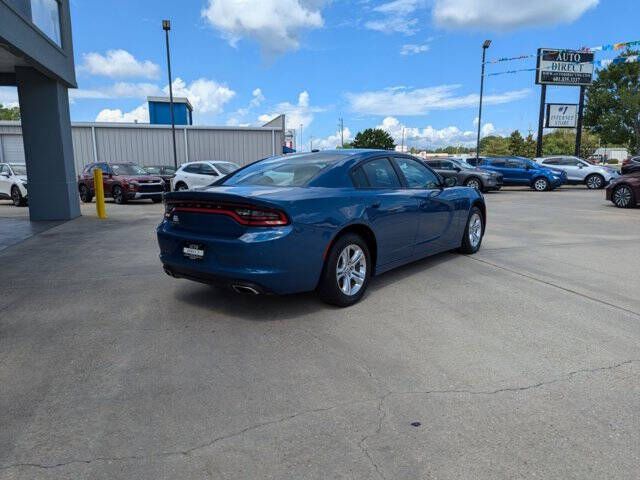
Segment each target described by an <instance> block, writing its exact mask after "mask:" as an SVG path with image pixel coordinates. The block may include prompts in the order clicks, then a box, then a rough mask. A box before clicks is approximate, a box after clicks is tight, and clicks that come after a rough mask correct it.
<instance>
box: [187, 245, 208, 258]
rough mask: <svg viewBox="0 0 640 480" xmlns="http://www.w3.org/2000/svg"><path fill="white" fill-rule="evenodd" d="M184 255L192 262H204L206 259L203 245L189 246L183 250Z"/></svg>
mask: <svg viewBox="0 0 640 480" xmlns="http://www.w3.org/2000/svg"><path fill="white" fill-rule="evenodd" d="M182 254H183V255H184V256H185V257H187V258H190V259H191V260H202V258H204V247H203V246H202V245H195V244H191V245H187V246H185V247H184V248H183V249H182Z"/></svg>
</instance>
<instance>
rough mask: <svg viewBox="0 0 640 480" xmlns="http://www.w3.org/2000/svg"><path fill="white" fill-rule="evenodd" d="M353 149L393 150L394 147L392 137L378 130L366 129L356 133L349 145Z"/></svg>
mask: <svg viewBox="0 0 640 480" xmlns="http://www.w3.org/2000/svg"><path fill="white" fill-rule="evenodd" d="M351 145H352V146H353V148H380V149H382V150H393V149H394V148H395V147H396V144H395V142H394V141H393V137H391V135H389V133H388V132H385V131H384V130H382V129H380V128H367V129H366V130H364V131H362V132H358V134H357V135H356V137H355V138H354V139H353V142H352V143H351Z"/></svg>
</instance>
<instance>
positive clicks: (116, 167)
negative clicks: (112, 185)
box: [111, 163, 147, 175]
mask: <svg viewBox="0 0 640 480" xmlns="http://www.w3.org/2000/svg"><path fill="white" fill-rule="evenodd" d="M111 169H112V170H113V173H114V174H116V175H147V171H146V170H145V169H144V168H142V167H139V166H138V165H133V164H126V163H125V164H122V163H112V164H111Z"/></svg>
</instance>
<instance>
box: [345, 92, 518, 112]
mask: <svg viewBox="0 0 640 480" xmlns="http://www.w3.org/2000/svg"><path fill="white" fill-rule="evenodd" d="M459 88H460V85H440V86H437V87H427V88H416V89H410V88H406V87H393V88H387V89H385V90H377V91H371V92H362V93H349V94H347V100H348V102H349V104H350V108H351V110H352V111H354V112H357V113H361V114H368V115H424V114H426V113H428V112H429V111H430V110H451V109H456V108H466V107H476V106H477V105H478V102H479V95H478V94H469V95H463V96H456V95H455V93H456V91H457V90H458V89H459ZM529 93H530V90H529V89H522V90H513V91H509V92H504V93H500V94H488V95H485V96H484V97H483V104H484V105H498V104H502V103H509V102H513V101H516V100H521V99H523V98H525V97H526V96H528V95H529Z"/></svg>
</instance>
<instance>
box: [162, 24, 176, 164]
mask: <svg viewBox="0 0 640 480" xmlns="http://www.w3.org/2000/svg"><path fill="white" fill-rule="evenodd" d="M162 29H163V30H164V33H165V37H166V41H167V72H168V74H169V110H171V135H172V137H173V166H174V167H175V169H176V170H177V169H178V148H177V147H176V119H175V112H174V111H173V80H172V78H171V53H170V52H171V50H170V49H169V30H171V20H163V21H162Z"/></svg>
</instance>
